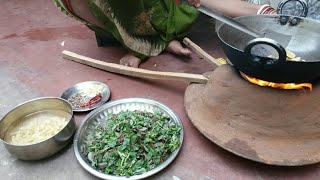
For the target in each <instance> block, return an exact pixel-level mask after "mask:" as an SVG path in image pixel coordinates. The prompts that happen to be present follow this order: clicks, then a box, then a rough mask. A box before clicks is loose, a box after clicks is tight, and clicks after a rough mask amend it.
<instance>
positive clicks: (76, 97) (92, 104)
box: [61, 81, 110, 112]
mask: <svg viewBox="0 0 320 180" xmlns="http://www.w3.org/2000/svg"><path fill="white" fill-rule="evenodd" d="M109 97H110V89H109V87H108V86H107V85H106V84H103V83H101V82H96V81H87V82H82V83H78V84H76V85H74V86H72V87H70V88H69V89H67V90H66V91H65V92H64V93H63V94H62V95H61V98H63V99H65V100H67V101H68V102H69V103H70V104H71V106H72V109H73V111H75V112H84V111H89V110H92V109H95V108H97V107H99V106H101V105H103V104H104V103H105V102H107V101H108V99H109Z"/></svg>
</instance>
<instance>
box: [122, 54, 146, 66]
mask: <svg viewBox="0 0 320 180" xmlns="http://www.w3.org/2000/svg"><path fill="white" fill-rule="evenodd" d="M120 64H121V65H123V66H129V67H135V68H138V67H139V65H140V64H141V59H139V58H137V57H135V56H134V55H132V54H131V53H128V54H127V55H125V56H124V57H123V58H121V59H120Z"/></svg>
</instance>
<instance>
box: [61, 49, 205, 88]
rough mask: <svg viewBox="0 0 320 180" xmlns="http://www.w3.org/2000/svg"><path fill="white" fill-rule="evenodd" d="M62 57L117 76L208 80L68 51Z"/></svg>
mask: <svg viewBox="0 0 320 180" xmlns="http://www.w3.org/2000/svg"><path fill="white" fill-rule="evenodd" d="M62 54H63V57H64V58H66V59H68V60H72V61H75V62H78V63H81V64H85V65H88V66H92V67H95V68H97V69H102V70H105V71H108V72H113V73H117V74H123V75H128V76H134V77H141V78H148V79H162V80H177V81H187V82H194V83H202V84H205V83H207V81H208V79H207V78H206V77H205V76H203V75H199V74H188V73H174V72H157V71H150V70H145V69H139V68H133V67H127V66H122V65H119V64H114V63H106V62H104V61H100V60H96V59H92V58H89V57H86V56H82V55H79V54H76V53H73V52H70V51H66V50H65V51H63V52H62Z"/></svg>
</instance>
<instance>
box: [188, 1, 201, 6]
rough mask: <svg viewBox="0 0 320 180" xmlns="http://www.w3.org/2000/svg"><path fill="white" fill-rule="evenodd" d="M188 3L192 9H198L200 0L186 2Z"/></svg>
mask: <svg viewBox="0 0 320 180" xmlns="http://www.w3.org/2000/svg"><path fill="white" fill-rule="evenodd" d="M188 3H189V4H190V5H191V6H194V7H200V0H188Z"/></svg>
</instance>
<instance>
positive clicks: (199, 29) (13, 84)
mask: <svg viewBox="0 0 320 180" xmlns="http://www.w3.org/2000/svg"><path fill="white" fill-rule="evenodd" d="M0 7H1V8H0V9H1V11H0V85H1V88H0V89H1V90H0V93H1V95H0V109H1V110H0V117H3V115H4V114H5V113H6V112H8V111H9V110H10V109H11V108H13V107H14V106H15V105H17V104H18V103H22V102H24V101H25V100H28V99H31V98H34V97H40V96H60V95H61V94H62V92H63V91H64V90H65V89H66V88H68V87H69V86H71V85H73V84H76V83H79V82H83V81H88V80H95V81H101V82H104V83H106V84H107V85H108V86H109V87H110V89H111V92H112V96H111V100H117V99H121V98H126V97H146V98H152V99H155V100H158V101H160V102H162V103H164V104H166V105H168V106H169V107H170V108H172V109H173V110H174V111H176V112H177V114H178V115H179V116H180V118H181V120H182V121H183V125H184V130H185V141H184V144H183V148H182V150H181V153H180V154H179V156H178V157H177V159H176V160H175V161H174V162H173V163H172V164H171V165H170V166H169V167H168V168H166V169H165V170H164V171H163V172H161V173H159V174H157V175H155V176H153V177H152V178H150V179H181V180H188V179H203V180H205V179H319V177H320V167H319V165H311V166H305V167H295V168H294V167H290V168H289V167H274V166H267V165H263V164H259V163H255V162H252V161H249V160H246V159H243V158H240V157H237V156H235V155H233V154H231V153H229V152H227V151H225V150H223V149H221V148H220V147H218V146H216V145H215V144H213V143H211V142H210V141H209V140H207V139H206V138H205V137H204V136H203V135H202V134H200V133H199V132H198V131H197V129H196V128H195V127H194V126H193V125H192V124H191V122H190V121H189V119H188V117H187V115H186V113H185V110H184V106H183V96H184V91H185V89H186V87H187V86H188V84H187V83H185V82H175V81H160V80H146V79H137V78H132V77H126V76H122V75H117V74H112V73H108V72H104V71H101V70H97V69H94V68H91V67H87V66H84V65H81V64H77V63H75V62H71V61H67V60H65V59H63V58H62V56H61V52H62V51H63V50H69V51H73V52H76V53H78V54H82V55H85V56H89V57H92V58H96V59H100V60H103V61H106V62H113V63H118V60H119V59H120V58H121V57H122V56H123V55H125V53H126V52H125V50H124V49H122V48H121V47H117V46H116V47H104V48H99V47H97V45H96V41H95V37H94V33H93V32H92V31H90V30H89V29H87V28H86V27H85V26H83V25H82V24H80V23H78V22H77V21H75V20H73V19H71V18H69V17H67V16H66V15H64V14H62V13H61V12H59V10H58V9H57V8H56V7H55V6H54V5H53V3H52V2H51V1H44V0H23V1H21V0H10V1H5V0H0ZM190 38H191V39H192V40H193V41H194V42H196V43H198V44H199V45H200V46H201V47H202V48H204V49H205V50H206V51H207V52H209V53H210V54H211V55H212V56H213V57H224V55H223V52H222V50H221V48H220V47H219V45H218V41H217V37H216V35H215V34H214V32H213V28H212V25H211V26H210V23H209V22H208V21H205V20H203V21H201V22H199V24H197V25H196V26H195V28H194V29H193V31H192V33H191V35H190ZM62 42H64V46H62V45H61V43H62ZM141 68H144V69H149V70H155V71H172V72H187V73H195V74H202V73H205V72H206V71H209V70H213V69H214V67H211V66H209V65H208V64H207V63H206V62H204V60H202V59H199V58H198V57H197V55H195V54H194V55H192V58H179V57H175V56H172V55H169V54H165V53H164V54H162V55H160V56H158V57H154V58H150V59H149V60H148V61H147V62H145V63H143V64H142V65H141ZM85 115H86V113H83V114H76V121H77V123H79V122H81V120H82V119H83V117H84V116H85ZM0 152H1V153H0V165H1V168H0V177H1V179H59V180H60V179H68V180H72V179H95V178H94V176H92V175H90V174H89V173H87V172H86V171H85V170H83V169H82V168H81V166H80V165H79V164H78V162H77V161H76V159H75V156H74V154H73V149H72V146H69V147H68V148H66V149H65V150H63V151H62V152H61V153H59V154H57V155H55V156H54V157H52V158H49V159H46V160H43V161H37V162H24V161H19V160H16V159H15V158H14V157H12V156H10V155H9V154H8V153H7V152H6V150H5V148H4V146H3V145H2V144H1V145H0Z"/></svg>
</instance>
